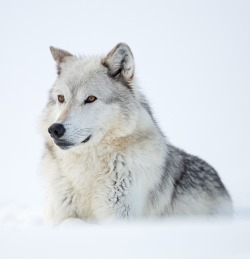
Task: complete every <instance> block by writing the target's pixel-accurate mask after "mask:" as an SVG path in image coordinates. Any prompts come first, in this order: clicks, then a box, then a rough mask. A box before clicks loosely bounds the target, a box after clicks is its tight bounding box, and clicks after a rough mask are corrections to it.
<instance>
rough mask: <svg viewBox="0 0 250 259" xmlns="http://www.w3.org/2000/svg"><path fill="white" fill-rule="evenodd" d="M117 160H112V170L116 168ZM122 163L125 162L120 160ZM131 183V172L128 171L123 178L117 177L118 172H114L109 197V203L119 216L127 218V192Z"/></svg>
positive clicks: (128, 209)
mask: <svg viewBox="0 0 250 259" xmlns="http://www.w3.org/2000/svg"><path fill="white" fill-rule="evenodd" d="M116 164H117V161H114V171H116V168H117V165H116ZM122 165H123V166H124V165H125V164H124V163H123V162H122ZM131 185H132V177H131V172H128V175H127V177H124V178H123V179H119V178H118V172H115V179H114V185H113V188H112V189H113V190H112V191H113V192H112V194H111V195H110V197H109V200H108V202H109V204H110V205H111V206H112V207H113V209H115V210H116V211H117V212H118V213H119V216H120V217H122V218H127V217H128V216H129V212H130V206H129V204H128V203H127V199H126V198H127V194H128V192H129V188H130V186H131Z"/></svg>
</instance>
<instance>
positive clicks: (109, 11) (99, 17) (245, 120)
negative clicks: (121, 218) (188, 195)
mask: <svg viewBox="0 0 250 259" xmlns="http://www.w3.org/2000/svg"><path fill="white" fill-rule="evenodd" d="M249 10H250V2H249V1H246V0H238V1H232V0H229V1H228V0H211V1H199V0H197V1H196V0H190V1H184V0H183V1H180V0H177V1H170V0H155V1H147V0H145V1H132V0H127V1H122V2H118V1H115V0H110V1H97V0H91V1H83V0H81V1H80V0H79V1H73V2H72V3H71V2H70V3H69V2H68V1H64V0H60V1H59V0H54V1H50V2H49V1H46V0H45V1H40V2H35V1H32V0H24V1H15V0H9V1H3V2H2V3H1V8H0V29H1V59H0V71H1V72H0V83H1V84H0V94H1V109H0V118H1V127H0V136H1V149H0V155H1V156H0V239H1V241H0V258H69V257H73V256H74V257H86V258H114V257H116V258H117V257H118V258H152V257H155V258H191V257H192V258H250V251H249V247H250V245H249V244H250V242H249V240H250V237H249V235H250V234H249V233H250V225H249V224H250V198H249V197H250V188H249V183H250V163H249V158H250V149H249V146H250V138H249V132H250V116H249V115H250V114H249V111H250V101H249V100H250V87H249V85H250V73H249V71H250V48H249V45H250V34H249V24H250V16H249ZM122 41H123V42H126V43H128V44H129V45H130V47H131V49H132V51H133V53H134V56H135V61H136V71H137V76H138V81H139V83H140V86H141V88H142V90H143V91H144V93H145V94H146V96H147V97H148V99H149V101H150V103H151V106H152V108H153V111H154V113H155V116H156V119H157V121H158V122H159V125H160V127H161V128H162V129H163V131H164V133H165V134H166V135H167V136H168V138H169V140H170V141H171V142H172V143H173V144H175V145H177V146H178V147H181V148H183V149H184V150H186V151H188V152H190V153H192V154H194V155H198V156H200V157H202V158H203V159H205V160H206V161H208V162H209V163H210V164H211V165H213V167H215V168H216V169H217V171H218V172H219V174H220V176H221V178H222V180H223V182H224V183H225V185H226V186H227V188H228V190H229V192H230V194H231V196H232V198H233V201H234V207H235V216H234V218H233V219H223V218H221V219H204V218H202V219H201V218H200V219H199V218H196V219H186V218H183V219H168V220H163V221H159V222H151V221H143V222H136V223H126V224H125V223H121V222H116V223H110V224H105V225H95V224H86V223H83V222H79V221H78V222H75V221H74V222H67V223H65V224H64V226H63V227H59V226H58V227H55V228H51V227H49V226H48V225H46V224H45V223H44V221H43V207H44V197H45V194H44V187H43V180H42V177H41V176H40V175H39V173H38V170H37V168H38V165H39V160H40V157H41V155H42V149H43V143H42V140H41V138H40V137H39V135H38V134H37V132H36V125H37V120H38V117H39V114H40V113H41V110H42V108H43V106H44V104H45V103H46V98H47V92H48V89H49V88H50V87H51V85H52V84H53V81H54V79H55V76H56V71H55V64H54V62H53V59H52V57H51V55H50V52H49V48H48V47H49V46H50V45H54V46H55V47H60V48H64V49H66V50H68V51H70V52H72V53H75V54H86V55H88V54H103V53H107V52H108V51H109V50H110V49H111V48H112V47H113V46H115V45H116V44H117V43H118V42H122Z"/></svg>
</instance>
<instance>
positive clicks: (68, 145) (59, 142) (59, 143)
mask: <svg viewBox="0 0 250 259" xmlns="http://www.w3.org/2000/svg"><path fill="white" fill-rule="evenodd" d="M54 142H55V144H56V145H57V146H58V147H60V148H61V149H64V150H65V149H69V148H71V147H73V146H74V144H72V143H70V142H67V141H62V140H58V139H57V140H56V139H54Z"/></svg>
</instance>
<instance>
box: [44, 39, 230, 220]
mask: <svg viewBox="0 0 250 259" xmlns="http://www.w3.org/2000/svg"><path fill="white" fill-rule="evenodd" d="M50 50H51V53H52V56H53V58H54V60H55V61H56V65H57V79H56V81H55V83H54V85H53V87H52V89H51V90H50V92H49V100H48V103H47V105H46V107H45V108H44V110H43V112H42V116H41V120H40V131H41V134H42V136H43V138H44V140H45V151H44V155H43V158H42V162H41V170H42V174H43V176H44V178H45V182H46V186H47V205H46V208H47V209H46V211H47V212H46V215H47V219H49V220H50V221H52V222H55V223H60V222H63V221H64V220H67V219H70V218H77V219H82V220H84V221H97V222H101V221H105V220H119V219H146V218H164V217H169V216H177V215H180V216H181V215H231V214H232V211H233V209H232V201H231V198H230V195H229V193H228V191H227V190H226V188H225V186H224V185H223V183H222V181H221V179H220V177H219V176H218V174H217V172H216V171H215V169H213V168H212V167H211V166H210V165H209V164H207V163H206V162H205V161H203V160H201V159H200V158H198V157H196V156H193V155H190V154H188V153H186V152H184V151H183V150H181V149H179V148H177V147H175V146H173V145H172V144H171V143H170V142H169V141H168V140H167V138H166V137H165V136H164V134H163V133H162V131H161V129H160V128H159V126H158V124H157V122H156V120H155V118H154V116H153V113H152V111H151V108H150V106H149V104H148V102H147V100H146V98H145V96H144V95H143V94H142V93H141V91H140V89H139V87H138V84H137V81H136V77H135V63H134V57H133V54H132V51H131V49H130V47H129V46H128V45H127V44H125V43H119V44H118V45H116V46H115V47H114V48H113V49H112V50H111V51H110V52H109V53H108V54H107V55H106V56H90V57H86V56H81V57H77V56H75V55H72V54H71V53H69V52H68V51H65V50H62V49H58V48H54V47H50Z"/></svg>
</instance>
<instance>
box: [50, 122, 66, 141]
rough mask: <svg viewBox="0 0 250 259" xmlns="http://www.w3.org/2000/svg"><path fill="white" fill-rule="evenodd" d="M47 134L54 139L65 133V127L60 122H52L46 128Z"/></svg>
mask: <svg viewBox="0 0 250 259" xmlns="http://www.w3.org/2000/svg"><path fill="white" fill-rule="evenodd" d="M48 131H49V134H50V136H51V137H52V138H54V139H59V138H61V137H62V136H63V135H64V133H65V131H66V130H65V128H64V126H63V125H62V124H60V123H54V124H52V125H51V126H50V127H49V128H48Z"/></svg>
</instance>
